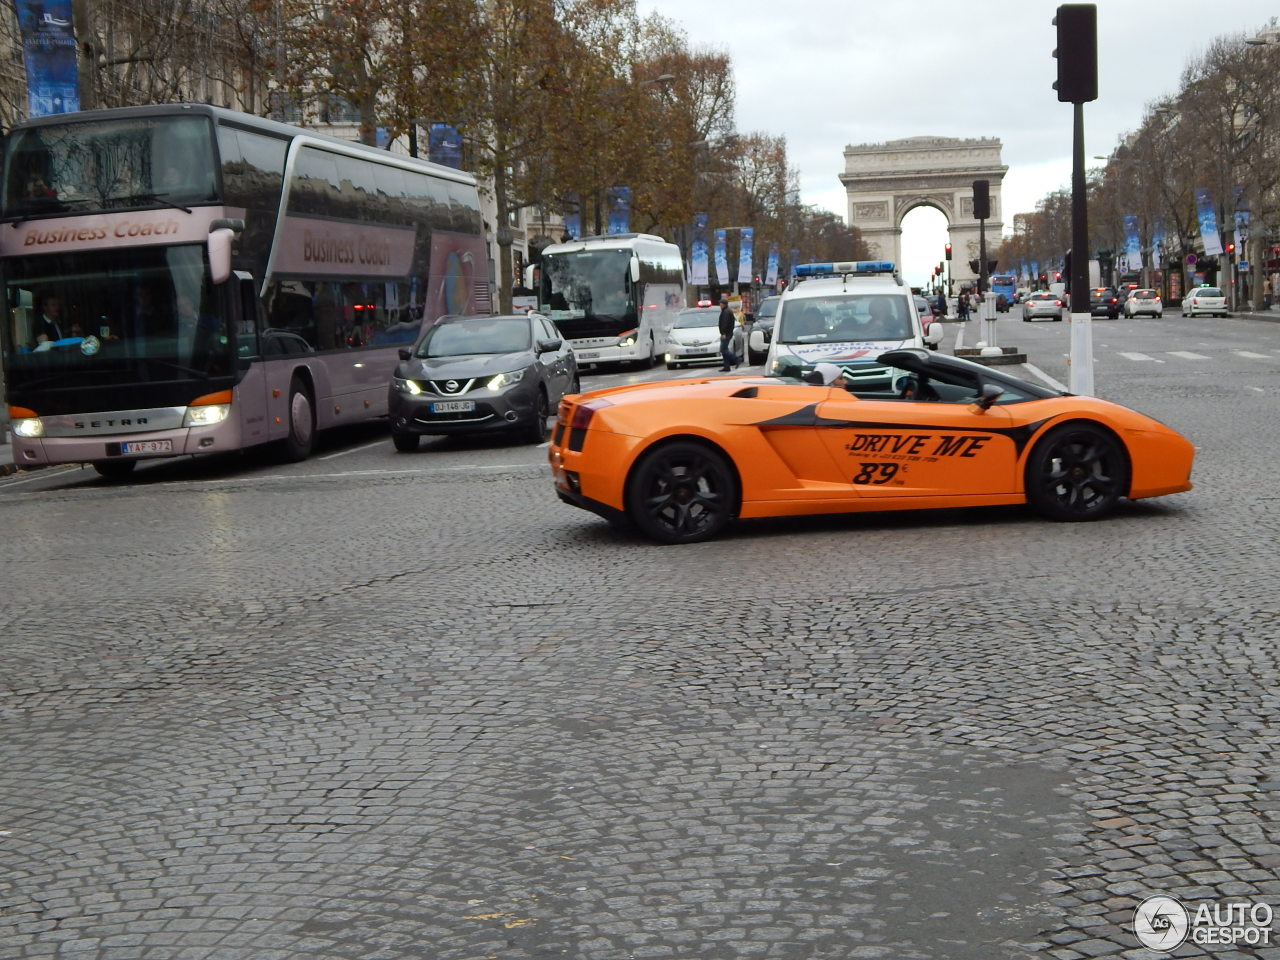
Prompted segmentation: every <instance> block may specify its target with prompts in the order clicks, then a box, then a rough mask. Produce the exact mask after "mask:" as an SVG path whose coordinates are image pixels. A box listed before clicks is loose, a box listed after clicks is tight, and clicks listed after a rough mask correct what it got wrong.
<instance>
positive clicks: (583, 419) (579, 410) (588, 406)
mask: <svg viewBox="0 0 1280 960" xmlns="http://www.w3.org/2000/svg"><path fill="white" fill-rule="evenodd" d="M612 406H613V404H612V403H611V402H610V401H608V400H606V399H604V397H596V398H595V399H594V400H587V401H585V402H583V403H580V404H578V405H577V406H576V407H574V408H573V419H572V420H570V421H569V427H570V429H572V430H585V429H587V427H589V426H590V425H591V418H592V417H594V416H595V415H596V411H597V410H600V409H602V408H604V407H612Z"/></svg>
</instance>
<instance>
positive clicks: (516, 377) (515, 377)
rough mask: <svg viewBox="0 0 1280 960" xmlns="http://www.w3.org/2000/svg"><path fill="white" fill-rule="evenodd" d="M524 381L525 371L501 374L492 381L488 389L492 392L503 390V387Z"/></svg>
mask: <svg viewBox="0 0 1280 960" xmlns="http://www.w3.org/2000/svg"><path fill="white" fill-rule="evenodd" d="M523 379H524V371H523V370H512V371H511V372H510V373H500V374H498V375H497V376H496V377H493V378H492V379H490V380H489V383H488V387H489V389H490V390H501V389H502V388H503V387H509V386H511V385H512V384H513V383H519V382H520V381H521V380H523Z"/></svg>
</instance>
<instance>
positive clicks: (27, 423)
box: [10, 418, 44, 440]
mask: <svg viewBox="0 0 1280 960" xmlns="http://www.w3.org/2000/svg"><path fill="white" fill-rule="evenodd" d="M10 426H11V427H12V428H13V432H14V433H15V434H17V435H18V436H20V437H26V438H27V439H28V440H36V439H38V438H40V437H43V436H44V421H43V420H41V419H39V418H36V419H34V420H32V419H25V420H14V421H13V423H12V424H10Z"/></svg>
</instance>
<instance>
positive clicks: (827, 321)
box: [778, 294, 912, 343]
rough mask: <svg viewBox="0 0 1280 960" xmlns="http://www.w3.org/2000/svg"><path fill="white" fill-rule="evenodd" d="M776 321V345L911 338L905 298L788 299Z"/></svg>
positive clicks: (865, 296) (871, 296)
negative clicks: (777, 330) (777, 327)
mask: <svg viewBox="0 0 1280 960" xmlns="http://www.w3.org/2000/svg"><path fill="white" fill-rule="evenodd" d="M778 322H779V323H780V324H781V330H780V332H779V334H778V341H779V342H780V343H837V342H839V343H846V342H851V341H873V340H895V341H901V340H907V339H910V337H911V336H912V330H911V317H910V311H909V308H908V305H907V301H906V298H905V297H892V296H887V295H884V294H863V295H856V294H854V295H848V296H840V297H814V298H812V299H797V300H792V301H790V302H788V303H787V304H786V305H785V306H784V307H783V309H782V313H781V317H780V319H779V321H778Z"/></svg>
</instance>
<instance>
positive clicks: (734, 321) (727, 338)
mask: <svg viewBox="0 0 1280 960" xmlns="http://www.w3.org/2000/svg"><path fill="white" fill-rule="evenodd" d="M737 326H738V318H737V317H735V316H734V315H733V311H732V310H730V309H729V295H728V294H725V293H722V294H720V357H721V359H722V360H724V366H723V367H721V368H720V372H721V373H728V372H729V370H730V369H732V368H733V367H736V366H737V365H738V364H740V363H741V362H742V358H741V357H739V356H738V355H737V354H736V353H734V352H733V331H734V329H735V328H736V327H737Z"/></svg>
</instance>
